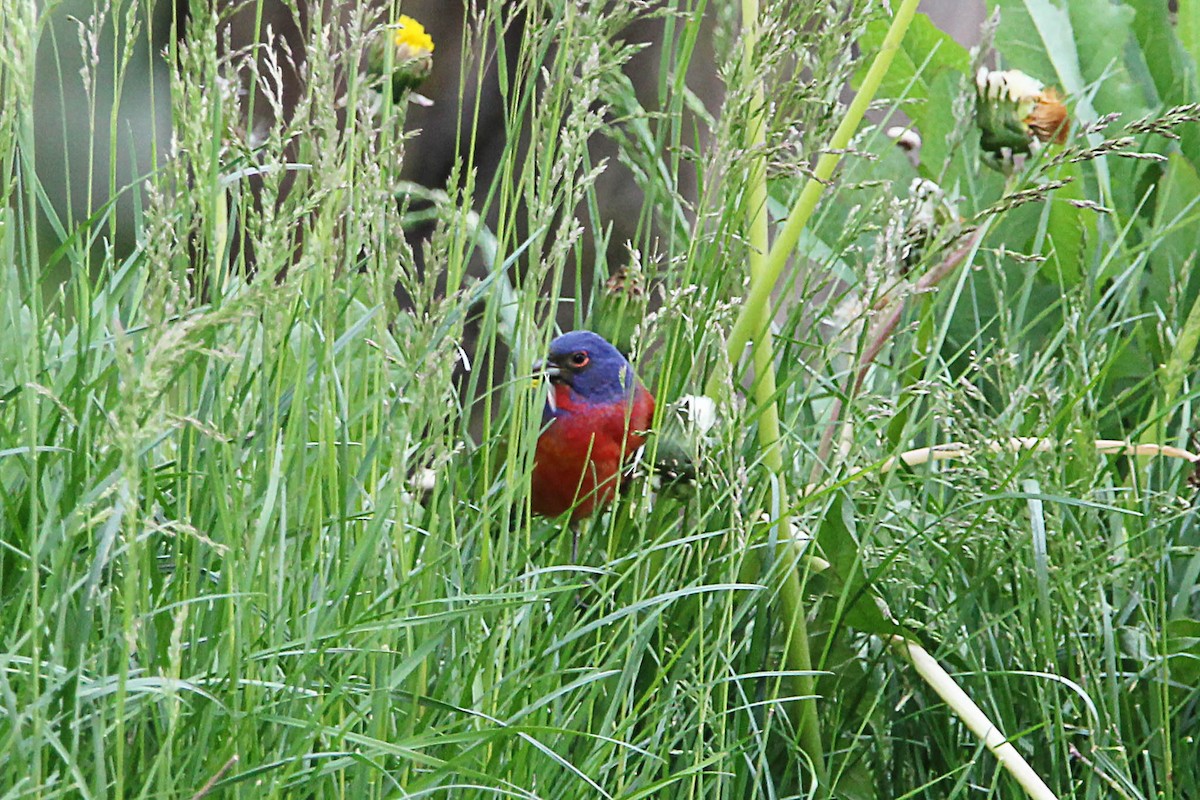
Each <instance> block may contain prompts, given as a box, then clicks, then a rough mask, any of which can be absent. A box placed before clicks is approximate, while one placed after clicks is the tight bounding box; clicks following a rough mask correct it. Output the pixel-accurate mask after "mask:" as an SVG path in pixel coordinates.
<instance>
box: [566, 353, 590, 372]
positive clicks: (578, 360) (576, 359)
mask: <svg viewBox="0 0 1200 800" xmlns="http://www.w3.org/2000/svg"><path fill="white" fill-rule="evenodd" d="M589 361H591V359H590V358H588V354H587V353H586V352H584V351H583V350H580V351H579V352H577V353H571V366H572V367H574V368H575V369H583V368H584V367H586V366H587V365H588V362H589Z"/></svg>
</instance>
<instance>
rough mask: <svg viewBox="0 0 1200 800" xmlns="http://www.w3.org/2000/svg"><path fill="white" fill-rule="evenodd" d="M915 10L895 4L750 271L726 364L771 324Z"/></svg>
mask: <svg viewBox="0 0 1200 800" xmlns="http://www.w3.org/2000/svg"><path fill="white" fill-rule="evenodd" d="M749 2H750V0H745V2H744V3H743V14H744V13H745V6H746V4H747V3H749ZM917 4H918V0H903V2H902V3H901V4H900V8H899V9H898V10H897V11H896V16H895V17H893V18H892V24H891V27H890V28H888V32H887V36H885V37H884V40H883V46H882V47H881V48H880V50H879V52H878V53H877V54H876V55H875V60H874V61H873V62H871V67H870V69H869V70H868V71H867V75H866V78H864V79H863V82H862V86H861V87H859V90H858V94H856V95H855V96H854V100H853V101H852V102H851V103H850V107H849V108H847V109H846V115H845V116H844V117H842V121H841V124H839V125H838V127H837V130H835V131H834V133H833V137H832V138H831V139H830V140H829V146H828V147H826V148H825V152H824V153H823V154H822V155H821V157H820V158H819V159H817V166H816V169H814V170H813V175H812V177H811V178H809V179H808V183H807V184H805V186H804V189H803V191H801V193H800V197H799V199H797V201H796V205H795V206H793V207H792V211H791V213H790V214H788V218H787V221H786V222H785V223H784V225H783V229H782V230H781V231H780V232H779V236H778V237H777V238H776V239H775V244H774V246H772V247H771V250H770V252H769V253H768V255H767V257H766V262H765V264H764V265H763V267H762V269H761V270H760V271H759V272H757V273H755V271H754V270H753V268H752V269H751V273H750V290H749V292H748V293H747V295H746V298H745V301H744V303H743V305H742V311H741V313H740V314H739V315H738V318H737V322H735V323H734V326H733V331H732V332H731V333H730V335H729V342H728V345H727V352H728V354H729V360H730V361H731V362H733V363H735V364H736V363H737V362H738V360H739V359H740V358H741V356H742V351H743V350H744V349H745V347H746V344H747V343H748V342H749V341H750V340H751V339H752V338H754V335H755V334H757V333H760V332H761V331H763V330H764V329H765V328H766V327H767V325H769V324H770V320H771V314H770V304H771V291H772V290H773V289H774V288H775V284H776V283H777V282H778V280H779V276H780V274H782V272H783V268H784V266H785V265H786V264H787V260H788V257H789V256H790V255H791V254H792V250H794V249H795V247H796V242H798V241H799V240H800V233H801V232H802V231H803V230H804V227H805V226H806V225H807V224H808V220H809V219H810V218H811V217H812V214H813V211H814V210H816V207H817V200H819V199H820V197H821V192H822V190H824V188H825V184H827V183H828V182H829V179H830V178H831V177H832V176H833V170H834V169H835V168H836V167H837V164H838V161H839V160H840V159H841V153H842V151H843V150H845V149H846V147H848V146H849V144H850V139H851V138H852V137H853V136H854V132H855V131H856V130H858V125H859V123H860V122H862V118H863V114H865V113H866V110H867V106H869V105H870V104H871V101H872V100H874V99H875V93H876V92H877V91H879V86H880V84H881V83H882V82H883V77H884V75H886V74H887V71H888V68H889V67H890V66H891V65H892V59H893V58H894V57H895V55H896V51H897V50H899V49H900V42H901V41H902V40H903V39H904V34H905V33H907V32H908V26H909V24H910V23H911V22H912V19H913V15H914V14H916V11H917ZM764 213H765V212H764ZM721 381H722V376H721V375H720V374H718V373H714V375H713V377H712V378H711V379H710V380H709V384H708V387H707V393H708V395H709V396H710V397H712V398H714V399H719V398H720V397H721V396H722V395H723V394H724V393H725V391H724V389H725V387H724V386H723V385H722V382H721Z"/></svg>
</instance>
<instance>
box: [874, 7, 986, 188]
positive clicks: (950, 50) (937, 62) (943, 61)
mask: <svg viewBox="0 0 1200 800" xmlns="http://www.w3.org/2000/svg"><path fill="white" fill-rule="evenodd" d="M887 29H888V21H887V20H882V19H880V20H874V21H873V22H871V23H870V24H868V25H867V30H866V33H865V34H864V35H863V39H862V48H863V52H864V53H873V52H875V51H877V50H879V48H880V46H881V45H882V43H883V38H884V36H885V35H886V33H887ZM869 62H870V59H864V60H863V64H862V66H861V67H860V69H859V72H858V74H857V75H855V85H856V86H857V85H858V83H859V82H860V81H861V80H862V77H863V75H865V74H866V69H867V65H868V64H869ZM970 66H971V56H970V54H969V53H968V52H967V51H966V49H965V48H964V47H963V46H962V45H960V44H959V43H958V42H956V41H954V39H952V38H951V37H950V36H949V35H948V34H946V33H944V32H942V31H941V30H939V29H938V27H937V26H936V25H934V24H933V23H932V22H930V21H929V17H927V16H925V15H924V14H917V15H916V16H915V17H913V22H912V26H911V27H910V28H909V29H908V33H907V35H905V37H904V41H903V43H902V44H901V46H900V51H899V52H898V53H896V57H895V59H894V60H893V61H892V66H891V68H890V69H889V70H888V73H887V75H886V76H885V77H884V79H883V84H882V85H881V86H880V89H879V94H880V96H881V97H891V98H894V99H897V100H900V101H901V103H900V107H901V108H902V109H903V110H904V112H905V113H906V114H908V116H909V117H910V118H911V119H912V121H913V124H914V125H915V127H916V128H917V130H918V131H920V133H921V138H922V140H923V144H922V146H921V160H922V162H923V163H926V164H930V165H931V166H932V167H933V169H934V171H935V172H936V171H938V169H939V168H940V166H941V164H942V162H943V161H944V159H945V156H946V141H947V139H948V138H949V136H950V133H951V131H953V129H954V126H955V123H956V122H957V120H955V118H954V115H953V114H952V113H950V109H951V108H952V105H953V101H954V99H955V97H956V96H957V95H958V93H959V92H960V91H961V86H962V83H963V78H964V76H966V75H967V72H968V70H969V69H970Z"/></svg>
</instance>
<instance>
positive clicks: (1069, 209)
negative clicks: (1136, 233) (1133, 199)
mask: <svg viewBox="0 0 1200 800" xmlns="http://www.w3.org/2000/svg"><path fill="white" fill-rule="evenodd" d="M1066 176H1071V177H1073V178H1075V180H1073V181H1071V182H1070V183H1068V184H1067V185H1066V186H1064V187H1062V188H1061V189H1056V190H1055V191H1054V192H1052V193H1051V195H1050V198H1049V200H1048V202H1047V204H1046V214H1047V216H1048V220H1047V224H1046V238H1045V241H1044V242H1043V244H1042V254H1043V255H1045V256H1047V260H1046V262H1045V263H1044V264H1043V265H1042V274H1043V275H1044V276H1045V277H1047V278H1048V279H1049V280H1051V281H1052V282H1055V283H1057V282H1058V281H1059V280H1060V279H1061V280H1062V281H1063V284H1064V285H1065V286H1075V285H1077V284H1078V283H1079V282H1080V280H1082V279H1083V275H1084V273H1085V272H1086V269H1085V265H1084V263H1083V262H1084V258H1085V256H1086V250H1085V248H1086V244H1087V241H1088V239H1089V237H1091V236H1093V235H1094V234H1095V232H1096V212H1095V211H1091V210H1089V209H1086V208H1079V207H1077V206H1074V205H1072V204H1071V201H1072V200H1083V199H1085V198H1084V191H1083V181H1082V178H1081V175H1080V171H1079V165H1078V164H1071V165H1069V166H1068V167H1067V168H1066V169H1065V170H1064V171H1063V174H1062V175H1060V176H1058V177H1066Z"/></svg>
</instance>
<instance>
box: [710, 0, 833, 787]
mask: <svg viewBox="0 0 1200 800" xmlns="http://www.w3.org/2000/svg"><path fill="white" fill-rule="evenodd" d="M758 14H759V9H758V0H742V75H743V77H744V79H746V80H750V79H751V76H754V75H756V74H757V71H756V70H755V69H754V50H755V48H756V46H757V44H758ZM765 113H766V95H765V91H764V89H763V84H762V81H761V79H759V80H756V81H755V84H754V91H753V94H752V95H751V107H750V112H749V118H748V120H747V124H746V141H745V146H746V150H747V152H748V153H749V154H750V157H749V167H748V169H747V175H746V191H745V194H744V195H743V201H742V202H743V207H742V213H743V215H744V217H745V231H746V238H747V240H748V242H749V244H750V251H749V257H748V260H749V269H750V283H751V285H752V286H753V285H755V284H756V283H762V282H764V279H765V269H766V266H767V265H766V254H767V249H768V247H769V246H770V228H769V224H768V219H767V164H766V122H765V120H764V116H765ZM760 313H766V314H767V318H769V308H767V307H765V306H764V307H762V308H760ZM760 328H761V330H762V335H761V337H760V339H759V342H758V344H759V346H758V347H757V348H755V351H754V358H755V375H756V376H757V380H756V381H755V384H754V396H755V403H756V404H757V406H758V408H760V409H761V416H760V418H759V421H758V443H759V447H760V448H761V449H762V450H763V460H764V462H765V463H766V465H767V468H768V469H770V470H771V472H772V473H773V474H774V475H776V476H778V477H779V480H778V481H777V482H776V487H777V495H776V498H775V500H776V507H777V508H778V509H780V511H779V514H778V518H777V520H776V525H777V528H776V530H777V532H778V540H779V542H780V545H779V547H778V548H777V552H776V553H775V558H776V559H777V560H778V562H779V563H778V564H777V565H776V568H775V569H772V570H771V573H772V574H773V575H776V576H778V578H777V580H778V585H777V586H776V587H775V589H776V591H775V594H777V596H778V597H779V599H780V603H781V605H782V609H781V612H782V616H783V620H784V626H785V630H784V632H783V663H784V664H785V665H786V668H787V670H788V671H789V672H790V673H791V679H790V683H791V685H792V694H793V696H794V697H796V698H797V699H796V700H795V701H794V703H793V704H790V705H789V706H788V707H789V709H791V717H792V722H793V724H794V725H795V727H796V730H797V731H798V733H799V738H800V749H801V750H802V751H803V752H804V754H805V755H806V756H807V757H808V760H809V762H810V763H811V765H812V769H813V778H814V782H815V783H816V785H817V786H818V787H819V790H818V791H820V792H825V791H827V789H828V781H827V778H826V770H825V754H824V746H823V744H822V741H821V727H820V718H819V716H818V711H817V700H816V694H815V687H814V682H813V677H812V658H811V655H810V648H809V642H808V623H807V612H806V610H805V606H804V594H803V589H802V587H801V585H800V575H799V571H798V570H797V568H796V555H797V554H796V553H795V551H794V549H793V547H792V536H791V524H790V520H789V515H788V512H787V509H788V508H789V504H788V498H787V487H786V484H785V482H784V481H783V472H784V465H783V452H782V450H781V448H780V426H779V411H778V408H777V406H776V404H775V400H774V398H775V367H774V360H775V356H774V352H775V349H774V346H773V341H772V339H771V332H770V328H769V327H767V326H765V325H764V326H760ZM714 377H715V376H714ZM710 394H711V393H710Z"/></svg>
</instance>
